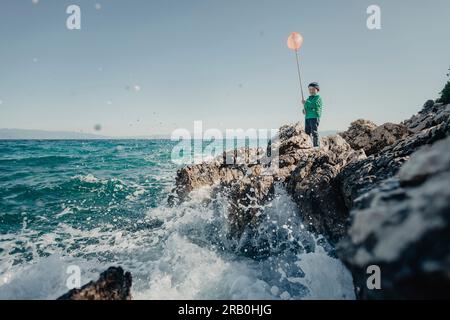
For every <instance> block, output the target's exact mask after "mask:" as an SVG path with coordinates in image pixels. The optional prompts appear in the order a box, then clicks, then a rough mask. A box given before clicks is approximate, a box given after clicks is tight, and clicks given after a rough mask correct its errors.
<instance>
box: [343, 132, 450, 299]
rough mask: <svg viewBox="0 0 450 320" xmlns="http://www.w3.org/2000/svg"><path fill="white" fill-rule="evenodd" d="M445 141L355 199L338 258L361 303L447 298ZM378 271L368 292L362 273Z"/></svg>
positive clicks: (449, 202) (449, 210) (448, 171)
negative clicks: (372, 267)
mask: <svg viewBox="0 0 450 320" xmlns="http://www.w3.org/2000/svg"><path fill="white" fill-rule="evenodd" d="M449 183H450V138H446V139H444V140H442V141H439V142H436V143H435V144H434V145H432V146H426V147H424V148H422V149H421V150H419V151H417V152H416V153H414V154H413V155H412V156H411V159H410V160H409V161H408V162H407V163H406V164H405V165H404V166H403V167H402V168H401V169H400V172H399V173H398V176H397V177H393V178H391V179H388V180H386V181H384V182H382V183H380V184H379V186H378V187H376V188H374V189H372V190H371V191H370V192H368V193H367V194H364V195H363V196H362V197H360V198H359V199H357V201H356V202H357V204H356V205H355V209H354V210H353V211H352V213H351V216H352V223H351V227H350V229H349V232H348V236H347V237H346V238H344V240H342V241H341V242H340V244H339V248H338V254H339V257H340V258H341V260H342V261H344V263H345V264H346V265H347V266H348V267H349V268H350V270H351V271H352V273H353V276H354V281H355V284H356V286H357V288H358V289H359V290H358V291H357V292H358V294H359V297H360V298H364V299H422V298H425V299H432V298H439V299H442V298H447V299H448V298H450V188H449ZM370 265H377V266H379V267H380V268H381V290H369V289H368V287H367V285H366V280H367V277H368V275H367V273H366V270H367V267H368V266H370Z"/></svg>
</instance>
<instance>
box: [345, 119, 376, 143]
mask: <svg viewBox="0 0 450 320" xmlns="http://www.w3.org/2000/svg"><path fill="white" fill-rule="evenodd" d="M376 128H377V125H376V124H375V123H374V122H372V121H370V120H364V119H358V120H356V121H353V122H352V123H351V124H350V127H349V128H348V130H347V131H345V132H342V133H339V135H341V136H342V137H343V138H344V139H345V141H347V142H348V144H350V146H351V147H352V148H353V149H355V150H359V149H363V150H364V148H365V147H366V146H367V143H368V141H369V140H370V133H371V132H372V131H373V130H375V129H376Z"/></svg>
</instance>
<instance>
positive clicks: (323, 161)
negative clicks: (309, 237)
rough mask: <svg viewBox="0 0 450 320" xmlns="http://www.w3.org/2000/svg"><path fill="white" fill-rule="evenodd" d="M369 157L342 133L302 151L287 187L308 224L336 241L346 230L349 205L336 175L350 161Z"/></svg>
mask: <svg viewBox="0 0 450 320" xmlns="http://www.w3.org/2000/svg"><path fill="white" fill-rule="evenodd" d="M365 158H366V156H365V154H364V151H362V150H358V151H355V150H353V149H352V148H351V147H350V145H349V144H348V143H347V142H346V141H345V140H344V139H343V138H342V137H340V136H338V135H336V136H330V137H326V138H323V139H322V148H321V149H319V150H312V149H311V150H308V151H304V152H303V153H301V154H300V158H299V159H298V161H297V167H296V169H295V170H294V171H293V172H292V174H291V177H290V178H289V180H288V184H287V190H288V192H289V193H290V194H291V195H292V197H293V199H294V201H295V202H296V203H297V204H298V206H299V209H300V214H301V216H302V218H303V221H305V224H306V225H309V226H310V228H311V229H313V230H315V231H317V232H319V233H321V234H323V235H325V236H327V237H328V238H329V239H331V240H333V241H337V240H338V239H339V238H340V237H342V236H343V235H344V234H345V232H346V230H347V228H346V220H347V218H348V209H347V207H346V206H345V202H344V199H343V197H342V194H341V192H340V187H339V185H337V184H336V183H335V177H336V176H337V174H338V173H339V172H340V170H341V169H342V168H343V167H344V166H346V165H347V164H349V163H351V162H353V161H356V160H359V159H365Z"/></svg>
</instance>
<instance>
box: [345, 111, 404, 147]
mask: <svg viewBox="0 0 450 320" xmlns="http://www.w3.org/2000/svg"><path fill="white" fill-rule="evenodd" d="M408 133H409V131H408V128H407V127H406V126H405V125H403V124H394V123H385V124H383V125H381V126H376V124H374V123H373V122H371V121H368V120H361V119H360V120H357V121H355V122H353V123H352V124H351V125H350V128H349V129H348V130H347V131H345V132H343V133H340V135H341V136H342V137H343V138H344V139H345V140H346V141H347V142H348V143H349V144H350V146H351V147H352V148H353V149H355V150H359V149H363V150H364V152H365V153H366V154H367V155H372V154H375V153H378V152H380V151H381V150H383V148H385V147H386V146H389V145H392V144H393V143H395V142H396V141H398V140H399V139H402V138H404V137H406V136H407V135H408Z"/></svg>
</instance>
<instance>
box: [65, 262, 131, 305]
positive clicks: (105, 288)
mask: <svg viewBox="0 0 450 320" xmlns="http://www.w3.org/2000/svg"><path fill="white" fill-rule="evenodd" d="M131 285H132V278H131V274H130V273H129V272H124V271H123V269H122V268H121V267H111V268H109V269H108V270H106V271H105V272H103V273H102V274H101V275H100V278H99V279H98V280H97V281H95V282H93V281H91V282H89V283H88V284H86V285H85V286H83V287H81V288H80V289H72V290H70V291H69V292H67V293H66V294H64V295H63V296H61V297H59V298H58V300H131V293H130V290H131Z"/></svg>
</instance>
